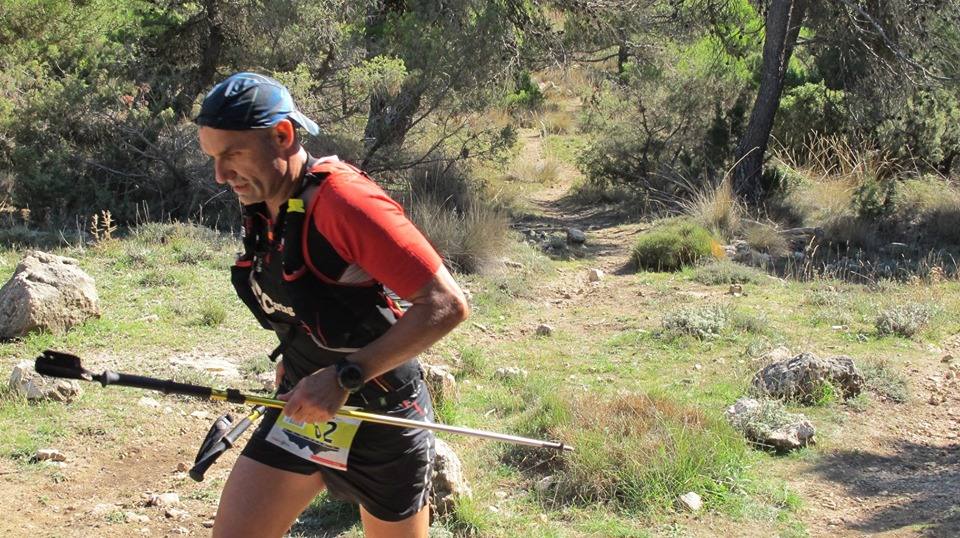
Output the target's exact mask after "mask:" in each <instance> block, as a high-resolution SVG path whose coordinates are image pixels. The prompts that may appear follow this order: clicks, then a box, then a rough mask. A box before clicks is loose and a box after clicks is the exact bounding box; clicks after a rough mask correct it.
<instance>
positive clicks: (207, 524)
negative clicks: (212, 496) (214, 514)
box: [201, 519, 213, 529]
mask: <svg viewBox="0 0 960 538" xmlns="http://www.w3.org/2000/svg"><path fill="white" fill-rule="evenodd" d="M201 525H203V528H205V529H212V528H213V520H212V519H207V520H205V521H204V522H203V523H201Z"/></svg>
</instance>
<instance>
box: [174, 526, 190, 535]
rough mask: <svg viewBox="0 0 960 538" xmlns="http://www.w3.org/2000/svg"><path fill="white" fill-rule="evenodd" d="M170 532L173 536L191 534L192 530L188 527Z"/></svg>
mask: <svg viewBox="0 0 960 538" xmlns="http://www.w3.org/2000/svg"><path fill="white" fill-rule="evenodd" d="M170 532H172V533H173V534H190V529H188V528H186V527H177V528H175V529H173V530H172V531H170Z"/></svg>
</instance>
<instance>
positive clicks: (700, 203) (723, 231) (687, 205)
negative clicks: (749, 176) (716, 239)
mask: <svg viewBox="0 0 960 538" xmlns="http://www.w3.org/2000/svg"><path fill="white" fill-rule="evenodd" d="M681 206H682V207H683V212H684V213H685V214H686V215H687V216H688V217H690V218H691V219H693V221H694V222H696V223H697V224H699V225H701V226H703V227H705V228H707V229H708V230H711V231H713V232H714V233H715V234H717V235H718V236H720V237H722V238H724V239H730V238H732V237H733V235H734V234H735V233H736V232H737V230H738V229H739V228H740V215H741V214H742V213H743V207H742V205H741V203H740V201H739V200H738V199H737V196H736V195H735V194H734V193H733V186H732V183H731V181H730V180H729V179H726V180H724V181H722V182H720V184H719V185H717V186H716V187H713V188H706V189H696V190H694V193H693V195H692V196H691V197H690V199H688V200H686V201H684V202H681Z"/></svg>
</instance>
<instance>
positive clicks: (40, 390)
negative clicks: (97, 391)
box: [10, 361, 83, 403]
mask: <svg viewBox="0 0 960 538" xmlns="http://www.w3.org/2000/svg"><path fill="white" fill-rule="evenodd" d="M10 388H11V389H13V391H14V392H16V393H17V394H20V395H21V396H24V397H25V398H27V399H28V400H54V401H57V402H65V403H69V402H71V401H73V400H74V399H75V398H77V397H79V396H80V395H81V394H83V391H82V390H81V388H80V383H79V382H78V381H76V380H74V379H53V378H49V377H43V376H42V375H40V374H38V373H37V372H36V371H35V370H34V369H33V361H22V362H20V363H19V364H17V365H16V366H14V367H13V371H12V372H11V373H10Z"/></svg>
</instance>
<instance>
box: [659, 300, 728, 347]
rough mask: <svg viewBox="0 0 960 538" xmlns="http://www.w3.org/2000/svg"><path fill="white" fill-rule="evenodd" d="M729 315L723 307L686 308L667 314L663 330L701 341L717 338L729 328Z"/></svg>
mask: <svg viewBox="0 0 960 538" xmlns="http://www.w3.org/2000/svg"><path fill="white" fill-rule="evenodd" d="M729 315H730V312H729V310H728V309H727V308H725V307H723V306H721V305H709V306H701V307H693V308H686V309H683V310H680V311H679V312H674V313H671V314H667V315H666V316H665V317H664V318H663V330H664V331H666V332H667V333H670V334H674V335H689V336H694V337H696V338H699V339H701V340H704V339H708V338H716V337H718V336H720V333H722V332H723V331H724V329H726V328H727V321H728V318H729Z"/></svg>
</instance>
